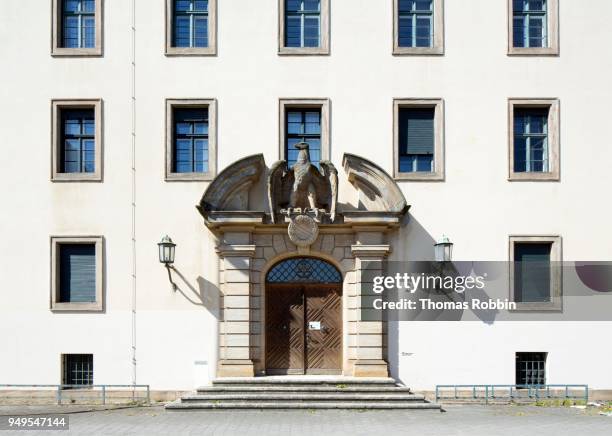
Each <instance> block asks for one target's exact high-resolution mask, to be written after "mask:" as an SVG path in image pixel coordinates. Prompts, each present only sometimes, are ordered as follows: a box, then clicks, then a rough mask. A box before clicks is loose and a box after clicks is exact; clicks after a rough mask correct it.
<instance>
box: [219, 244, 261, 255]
mask: <svg viewBox="0 0 612 436" xmlns="http://www.w3.org/2000/svg"><path fill="white" fill-rule="evenodd" d="M255 249H256V246H255V245H252V244H248V245H238V244H236V245H219V246H218V247H217V248H216V249H215V251H216V252H217V254H218V255H219V256H220V257H255Z"/></svg>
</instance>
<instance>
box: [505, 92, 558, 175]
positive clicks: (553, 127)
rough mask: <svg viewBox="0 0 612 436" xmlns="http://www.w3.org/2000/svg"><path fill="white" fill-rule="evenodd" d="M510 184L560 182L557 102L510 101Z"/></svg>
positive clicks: (549, 100) (553, 100) (551, 100)
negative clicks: (514, 182)
mask: <svg viewBox="0 0 612 436" xmlns="http://www.w3.org/2000/svg"><path fill="white" fill-rule="evenodd" d="M508 111H509V115H510V120H509V130H510V133H511V136H510V138H509V141H510V147H509V148H510V150H509V153H510V156H509V161H510V168H509V171H508V172H509V180H511V181H521V180H522V181H538V180H544V181H546V180H548V181H555V180H559V102H558V100H555V99H546V100H517V99H510V100H509V108H508Z"/></svg>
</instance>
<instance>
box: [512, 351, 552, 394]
mask: <svg viewBox="0 0 612 436" xmlns="http://www.w3.org/2000/svg"><path fill="white" fill-rule="evenodd" d="M547 355H548V353H544V352H530V353H516V384H517V385H519V386H534V385H536V386H537V385H545V384H546V357H547Z"/></svg>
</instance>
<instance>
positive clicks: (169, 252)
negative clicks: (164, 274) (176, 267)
mask: <svg viewBox="0 0 612 436" xmlns="http://www.w3.org/2000/svg"><path fill="white" fill-rule="evenodd" d="M157 247H158V250H159V261H160V262H161V263H163V264H164V266H165V267H166V269H167V270H168V280H170V283H171V284H172V290H173V291H175V292H176V291H177V289H178V287H177V286H176V283H174V282H173V281H172V274H170V269H172V268H173V266H172V264H173V263H174V251H175V248H176V244H175V243H174V242H172V239H170V236H168V235H166V236H164V237H163V238H162V240H161V242H159V243H158V244H157Z"/></svg>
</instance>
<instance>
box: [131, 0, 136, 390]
mask: <svg viewBox="0 0 612 436" xmlns="http://www.w3.org/2000/svg"><path fill="white" fill-rule="evenodd" d="M131 3H132V4H131V6H132V26H131V34H132V53H131V65H130V68H131V72H130V73H131V88H132V89H131V91H132V101H131V112H132V114H131V115H132V139H131V141H132V174H131V175H132V384H133V385H135V384H136V381H137V379H136V0H132V2H131Z"/></svg>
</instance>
